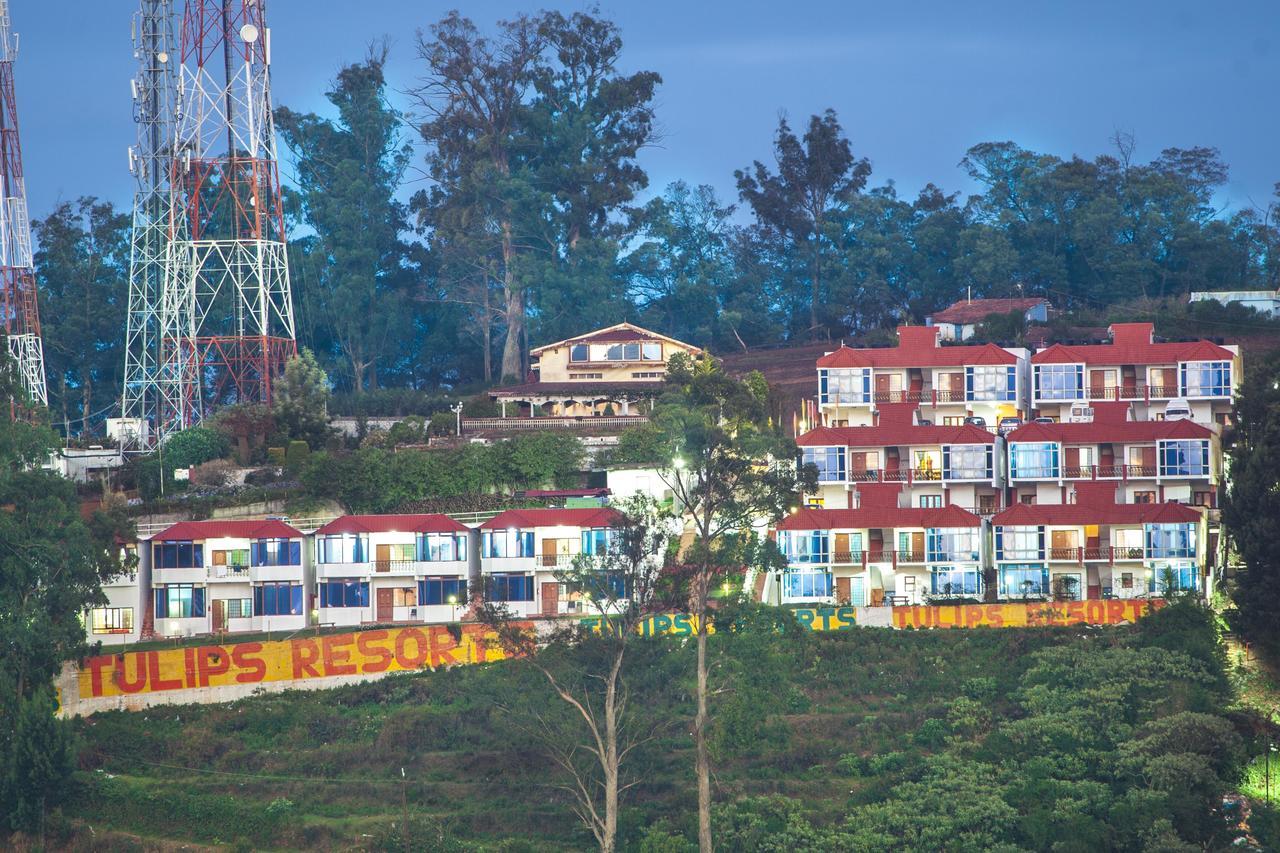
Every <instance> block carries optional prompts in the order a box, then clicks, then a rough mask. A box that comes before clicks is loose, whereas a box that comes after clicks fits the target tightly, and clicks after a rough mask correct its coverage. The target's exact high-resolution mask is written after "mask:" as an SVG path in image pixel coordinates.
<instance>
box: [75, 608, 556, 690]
mask: <svg viewBox="0 0 1280 853" xmlns="http://www.w3.org/2000/svg"><path fill="white" fill-rule="evenodd" d="M530 627H532V625H530ZM455 635H456V636H455ZM495 639H496V635H495V634H494V633H493V632H492V631H491V630H489V629H488V628H486V627H485V626H483V625H463V626H461V629H459V628H458V626H445V625H428V626H420V627H413V628H389V629H382V630H373V631H358V632H352V633H348V634H325V635H323V636H318V637H296V638H294V639H290V640H280V641H274V642H261V643H227V644H224V645H205V646H188V647H186V648H175V649H156V650H154V651H145V652H127V653H124V654H115V655H102V656H99V657H94V658H89V659H88V660H86V661H84V663H83V664H82V665H81V667H80V670H79V673H78V674H77V676H76V680H77V683H78V692H79V696H80V698H81V699H97V698H102V697H108V696H131V695H137V694H142V693H158V692H166V691H177V690H193V689H198V688H209V687H232V686H240V687H243V686H251V685H254V684H261V683H263V682H270V681H307V680H311V679H318V678H333V677H340V676H368V675H377V674H382V673H388V672H402V671H408V670H417V669H426V668H431V669H435V668H437V667H441V666H446V667H447V666H456V665H459V664H471V663H484V662H486V661H493V660H501V659H502V658H503V657H504V655H503V652H502V649H501V648H498V646H497V644H496V642H493V640H495ZM299 686H300V687H301V686H305V685H299Z"/></svg>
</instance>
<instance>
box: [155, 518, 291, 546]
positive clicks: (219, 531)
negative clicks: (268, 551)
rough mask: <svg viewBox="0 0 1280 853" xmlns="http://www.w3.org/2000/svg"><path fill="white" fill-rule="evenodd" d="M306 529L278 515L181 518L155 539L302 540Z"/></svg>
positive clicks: (170, 540)
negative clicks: (204, 519)
mask: <svg viewBox="0 0 1280 853" xmlns="http://www.w3.org/2000/svg"><path fill="white" fill-rule="evenodd" d="M301 537H302V531H301V530H298V529H297V528H295V527H291V526H289V525H288V524H285V523H284V522H283V521H279V520H277V519H274V518H254V519H247V520H238V519H214V520H211V521H179V522H178V523H177V524H175V525H173V526H172V527H166V528H165V529H164V530H161V531H160V532H159V533H157V534H156V535H155V536H153V537H151V540H152V541H153V542H186V541H198V540H204V539H299V538H301Z"/></svg>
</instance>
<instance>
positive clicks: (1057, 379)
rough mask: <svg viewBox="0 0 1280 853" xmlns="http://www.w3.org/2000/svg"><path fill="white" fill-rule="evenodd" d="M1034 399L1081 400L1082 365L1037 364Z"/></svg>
mask: <svg viewBox="0 0 1280 853" xmlns="http://www.w3.org/2000/svg"><path fill="white" fill-rule="evenodd" d="M1035 374H1036V397H1038V398H1039V399H1041V400H1083V399H1084V365H1083V364H1037V365H1035Z"/></svg>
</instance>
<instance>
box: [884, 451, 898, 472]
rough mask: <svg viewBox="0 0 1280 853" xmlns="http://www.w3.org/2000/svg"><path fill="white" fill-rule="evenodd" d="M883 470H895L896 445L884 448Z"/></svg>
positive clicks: (896, 460)
mask: <svg viewBox="0 0 1280 853" xmlns="http://www.w3.org/2000/svg"><path fill="white" fill-rule="evenodd" d="M884 470H886V471H897V470H898V448H896V447H888V448H885V451H884Z"/></svg>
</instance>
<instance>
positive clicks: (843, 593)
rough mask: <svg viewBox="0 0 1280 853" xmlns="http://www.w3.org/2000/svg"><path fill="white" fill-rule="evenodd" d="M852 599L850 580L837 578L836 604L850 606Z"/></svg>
mask: <svg viewBox="0 0 1280 853" xmlns="http://www.w3.org/2000/svg"><path fill="white" fill-rule="evenodd" d="M852 597H853V595H852V593H851V592H850V590H849V578H836V604H848V603H849V600H850V599H851V598H852Z"/></svg>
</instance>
